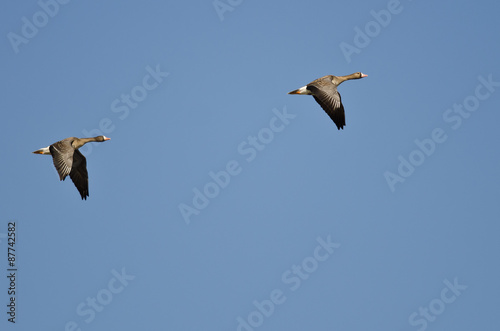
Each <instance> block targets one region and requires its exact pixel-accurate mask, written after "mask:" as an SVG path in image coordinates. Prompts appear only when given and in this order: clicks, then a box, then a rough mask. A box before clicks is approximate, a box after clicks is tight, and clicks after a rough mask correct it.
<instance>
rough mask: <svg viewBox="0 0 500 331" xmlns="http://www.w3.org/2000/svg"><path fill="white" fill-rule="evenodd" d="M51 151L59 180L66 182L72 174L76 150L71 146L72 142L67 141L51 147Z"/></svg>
mask: <svg viewBox="0 0 500 331" xmlns="http://www.w3.org/2000/svg"><path fill="white" fill-rule="evenodd" d="M49 150H50V154H51V155H52V161H53V162H54V166H55V167H56V170H57V173H58V174H59V179H60V180H64V179H65V178H66V176H67V175H69V174H70V172H71V167H72V166H73V153H74V148H73V147H72V146H71V142H69V141H67V140H66V139H65V140H61V141H58V142H56V143H54V144H52V145H50V146H49Z"/></svg>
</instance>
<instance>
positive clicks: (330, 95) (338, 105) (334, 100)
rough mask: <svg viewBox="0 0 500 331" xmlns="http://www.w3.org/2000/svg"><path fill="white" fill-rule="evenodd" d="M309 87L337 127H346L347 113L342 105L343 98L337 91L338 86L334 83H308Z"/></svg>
mask: <svg viewBox="0 0 500 331" xmlns="http://www.w3.org/2000/svg"><path fill="white" fill-rule="evenodd" d="M307 89H308V90H309V91H311V93H312V95H313V97H314V100H316V102H317V103H318V104H319V105H320V106H321V108H323V110H324V111H325V112H326V113H327V114H328V116H330V118H331V119H332V120H333V122H334V123H335V125H336V126H337V129H339V130H340V129H344V125H345V113H344V106H343V105H342V98H341V97H340V93H339V92H338V91H337V86H335V85H333V84H328V85H323V86H319V87H318V86H315V85H307Z"/></svg>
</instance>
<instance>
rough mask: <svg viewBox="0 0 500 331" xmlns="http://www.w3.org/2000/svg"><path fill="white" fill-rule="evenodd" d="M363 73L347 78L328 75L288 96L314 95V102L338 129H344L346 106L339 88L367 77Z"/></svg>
mask: <svg viewBox="0 0 500 331" xmlns="http://www.w3.org/2000/svg"><path fill="white" fill-rule="evenodd" d="M366 76H368V75H365V74H363V73H361V72H356V73H354V74H351V75H347V76H333V75H328V76H324V77H321V78H318V79H316V80H313V81H312V82H310V83H309V84H307V85H306V86H303V87H301V88H299V89H297V90H294V91H292V92H289V93H288V94H306V95H312V96H313V97H314V100H316V102H317V103H319V105H320V106H321V108H323V110H324V111H325V112H326V113H327V114H328V116H330V118H331V119H332V120H333V122H334V123H335V125H336V126H337V129H339V130H340V129H342V130H343V129H344V126H345V113H344V105H342V98H341V97H340V93H339V92H338V91H337V86H339V85H340V84H342V83H343V82H345V81H346V80H350V79H359V78H363V77H366Z"/></svg>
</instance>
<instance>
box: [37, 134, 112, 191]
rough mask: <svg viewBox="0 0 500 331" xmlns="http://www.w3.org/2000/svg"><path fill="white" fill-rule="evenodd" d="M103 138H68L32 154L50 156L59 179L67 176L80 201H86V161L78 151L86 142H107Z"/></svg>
mask: <svg viewBox="0 0 500 331" xmlns="http://www.w3.org/2000/svg"><path fill="white" fill-rule="evenodd" d="M109 139H110V138H107V137H105V136H98V137H93V138H75V137H69V138H66V139H63V140H61V141H58V142H56V143H53V144H52V145H50V146H48V147H44V148H40V149H38V150H36V151H34V152H33V153H35V154H43V155H52V161H53V162H54V166H55V167H56V170H57V172H58V173H59V179H60V180H64V179H65V178H66V176H68V175H69V177H70V178H71V180H72V181H73V183H74V184H75V186H76V188H77V189H78V192H80V195H81V196H82V200H83V199H85V200H87V197H88V196H89V176H88V173H87V160H86V159H85V156H83V154H82V153H80V151H79V150H78V149H79V148H80V147H82V146H83V145H85V144H86V143H88V142H92V141H95V142H103V141H106V140H109Z"/></svg>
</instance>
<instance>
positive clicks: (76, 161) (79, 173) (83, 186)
mask: <svg viewBox="0 0 500 331" xmlns="http://www.w3.org/2000/svg"><path fill="white" fill-rule="evenodd" d="M69 177H70V178H71V180H72V181H73V184H75V186H76V188H77V189H78V192H80V195H81V196H82V200H83V199H85V200H87V197H88V196H89V175H88V172H87V160H86V159H85V156H83V154H82V153H80V151H79V150H75V152H74V153H73V167H72V168H71V172H70V173H69Z"/></svg>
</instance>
